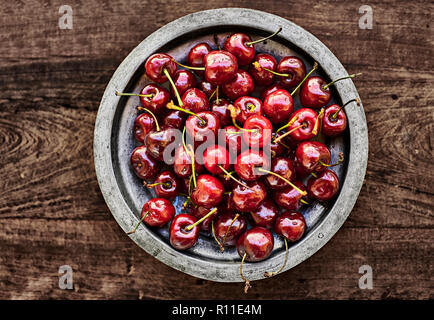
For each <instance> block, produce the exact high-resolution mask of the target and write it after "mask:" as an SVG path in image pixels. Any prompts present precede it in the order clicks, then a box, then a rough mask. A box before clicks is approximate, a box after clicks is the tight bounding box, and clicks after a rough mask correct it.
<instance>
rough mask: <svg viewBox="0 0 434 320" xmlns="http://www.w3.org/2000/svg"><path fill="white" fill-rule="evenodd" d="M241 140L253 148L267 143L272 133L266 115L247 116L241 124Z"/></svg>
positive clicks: (271, 127) (271, 126)
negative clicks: (242, 124)
mask: <svg viewBox="0 0 434 320" xmlns="http://www.w3.org/2000/svg"><path fill="white" fill-rule="evenodd" d="M243 129H244V130H243V140H244V142H245V143H246V144H247V145H248V146H250V147H253V148H262V147H263V146H266V145H269V144H270V142H271V136H272V133H273V125H272V124H271V122H270V120H268V119H267V118H266V117H264V116H261V115H258V114H255V115H253V116H250V117H249V118H247V120H246V122H244V126H243Z"/></svg>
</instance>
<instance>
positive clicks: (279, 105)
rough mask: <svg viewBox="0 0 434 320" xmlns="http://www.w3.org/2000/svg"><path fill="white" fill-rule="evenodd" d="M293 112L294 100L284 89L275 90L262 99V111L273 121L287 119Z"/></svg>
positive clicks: (277, 121) (279, 121)
mask: <svg viewBox="0 0 434 320" xmlns="http://www.w3.org/2000/svg"><path fill="white" fill-rule="evenodd" d="M293 112H294V101H293V99H292V96H291V94H290V93H289V92H288V91H286V90H283V89H279V90H276V91H274V92H272V93H270V94H269V95H268V96H267V97H266V98H265V100H264V113H265V115H266V116H267V117H268V118H269V119H270V120H271V122H273V123H281V122H283V121H287V120H288V119H289V117H290V116H291V114H292V113H293Z"/></svg>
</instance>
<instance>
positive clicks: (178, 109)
mask: <svg viewBox="0 0 434 320" xmlns="http://www.w3.org/2000/svg"><path fill="white" fill-rule="evenodd" d="M166 108H167V109H170V110H177V111H182V112H185V113H187V114H189V115H192V116H195V117H196V118H198V119H199V120H200V122H201V124H205V120H204V119H203V118H201V117H199V116H198V115H197V114H195V113H194V112H191V111H190V110H187V109H184V108H180V107H178V106H175V104H174V103H173V101H170V102H169V103H168V104H167V105H166Z"/></svg>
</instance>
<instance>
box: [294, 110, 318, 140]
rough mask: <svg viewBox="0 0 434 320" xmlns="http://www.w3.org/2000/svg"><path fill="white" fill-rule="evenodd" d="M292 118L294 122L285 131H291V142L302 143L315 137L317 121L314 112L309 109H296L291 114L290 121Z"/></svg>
mask: <svg viewBox="0 0 434 320" xmlns="http://www.w3.org/2000/svg"><path fill="white" fill-rule="evenodd" d="M294 118H295V121H293V122H292V124H291V125H290V126H289V127H288V129H287V130H288V131H291V132H290V134H289V136H290V137H291V139H292V140H295V141H303V140H309V139H312V138H313V137H315V136H316V134H317V133H318V130H319V119H318V115H317V113H316V112H315V111H314V110H312V109H310V108H301V109H298V110H297V111H295V112H294V113H293V114H292V116H291V120H292V119H294ZM291 120H290V121H291Z"/></svg>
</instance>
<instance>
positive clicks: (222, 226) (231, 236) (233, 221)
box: [214, 212, 247, 247]
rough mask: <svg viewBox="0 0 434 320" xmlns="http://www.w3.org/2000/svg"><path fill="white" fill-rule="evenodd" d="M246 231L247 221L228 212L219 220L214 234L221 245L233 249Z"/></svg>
mask: <svg viewBox="0 0 434 320" xmlns="http://www.w3.org/2000/svg"><path fill="white" fill-rule="evenodd" d="M246 229H247V221H246V218H244V216H242V215H239V214H238V215H236V214H235V213H231V212H226V213H223V214H222V215H220V216H219V217H218V218H217V221H216V223H215V231H214V233H215V236H216V238H217V239H218V241H219V242H220V244H221V245H223V246H227V247H233V246H235V245H236V243H237V239H238V237H239V236H240V234H242V233H243V232H244V231H245V230H246Z"/></svg>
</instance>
